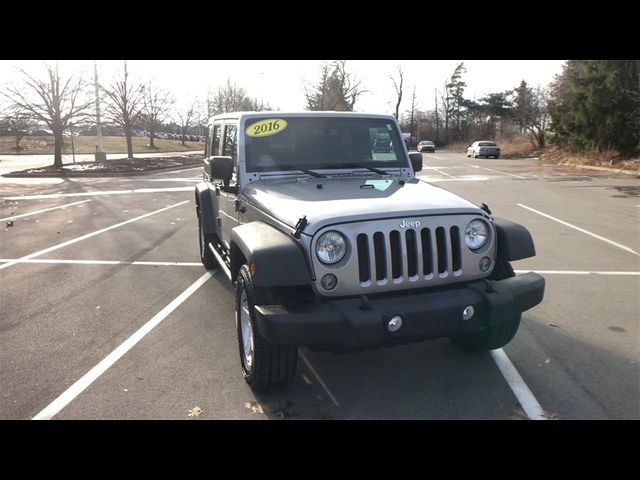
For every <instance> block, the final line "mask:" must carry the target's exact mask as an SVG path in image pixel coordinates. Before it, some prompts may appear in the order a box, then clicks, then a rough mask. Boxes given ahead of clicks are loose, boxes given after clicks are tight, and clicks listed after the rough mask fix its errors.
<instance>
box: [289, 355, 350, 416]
mask: <svg viewBox="0 0 640 480" xmlns="http://www.w3.org/2000/svg"><path fill="white" fill-rule="evenodd" d="M298 355H300V358H301V359H302V360H303V361H304V363H306V364H307V367H308V368H309V370H311V373H313V375H314V376H315V377H316V379H317V380H318V382H319V383H320V385H322V388H324V391H325V392H327V395H329V398H330V399H331V401H332V402H333V404H334V405H335V406H336V407H339V406H340V404H339V403H338V400H336V397H334V396H333V393H331V390H329V387H327V386H326V385H325V383H324V382H323V381H322V379H321V378H320V375H318V374H317V372H316V371H315V370H314V369H313V367H312V366H311V364H310V363H309V360H307V357H305V356H304V355H303V353H302V352H301V351H300V350H298Z"/></svg>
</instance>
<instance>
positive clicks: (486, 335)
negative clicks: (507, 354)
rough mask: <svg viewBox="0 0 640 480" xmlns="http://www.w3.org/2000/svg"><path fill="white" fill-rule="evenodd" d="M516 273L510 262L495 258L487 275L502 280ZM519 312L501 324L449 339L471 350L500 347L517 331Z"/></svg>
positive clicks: (490, 278)
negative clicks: (493, 264) (491, 269)
mask: <svg viewBox="0 0 640 480" xmlns="http://www.w3.org/2000/svg"><path fill="white" fill-rule="evenodd" d="M515 275H516V273H515V272H514V271H513V268H512V267H511V264H510V263H509V262H507V261H506V260H502V259H497V260H496V264H495V266H494V267H493V272H491V275H489V277H488V279H489V280H504V279H505V278H510V277H514V276H515ZM520 319H521V314H518V315H516V317H515V318H513V319H511V320H509V321H507V322H506V323H504V324H502V325H496V326H493V327H487V328H486V329H485V330H482V331H480V332H473V333H466V334H461V335H457V336H455V337H452V338H451V341H452V342H453V343H455V344H456V345H458V346H459V347H462V348H464V349H465V350H471V351H487V350H495V349H496V348H502V347H504V346H505V345H506V344H507V343H509V342H510V341H511V340H512V339H513V337H515V335H516V333H517V332H518V327H519V326H520Z"/></svg>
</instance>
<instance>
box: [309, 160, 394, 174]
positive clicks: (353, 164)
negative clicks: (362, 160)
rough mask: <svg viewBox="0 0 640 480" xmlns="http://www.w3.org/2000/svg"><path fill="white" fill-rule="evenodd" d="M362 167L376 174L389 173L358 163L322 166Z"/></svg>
mask: <svg viewBox="0 0 640 480" xmlns="http://www.w3.org/2000/svg"><path fill="white" fill-rule="evenodd" d="M342 167H345V168H364V169H367V170H369V171H371V172H373V173H377V174H378V175H389V173H387V172H385V171H384V170H380V169H379V168H374V167H367V166H366V165H362V164H359V163H335V164H332V165H323V166H322V168H342Z"/></svg>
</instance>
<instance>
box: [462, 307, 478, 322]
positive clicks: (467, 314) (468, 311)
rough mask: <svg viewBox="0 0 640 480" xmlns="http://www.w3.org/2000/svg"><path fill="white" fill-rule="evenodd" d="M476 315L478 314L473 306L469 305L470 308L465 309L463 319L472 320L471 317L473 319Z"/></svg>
mask: <svg viewBox="0 0 640 480" xmlns="http://www.w3.org/2000/svg"><path fill="white" fill-rule="evenodd" d="M474 313H476V311H475V309H474V308H473V305H469V306H468V307H465V309H464V310H463V311H462V319H463V320H465V321H466V320H470V319H471V317H473V314H474Z"/></svg>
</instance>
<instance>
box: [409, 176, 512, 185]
mask: <svg viewBox="0 0 640 480" xmlns="http://www.w3.org/2000/svg"><path fill="white" fill-rule="evenodd" d="M493 178H502V177H489V176H487V175H465V176H464V177H455V178H441V177H429V176H427V175H419V176H418V180H420V181H422V182H426V183H439V182H486V181H487V180H491V179H493Z"/></svg>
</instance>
